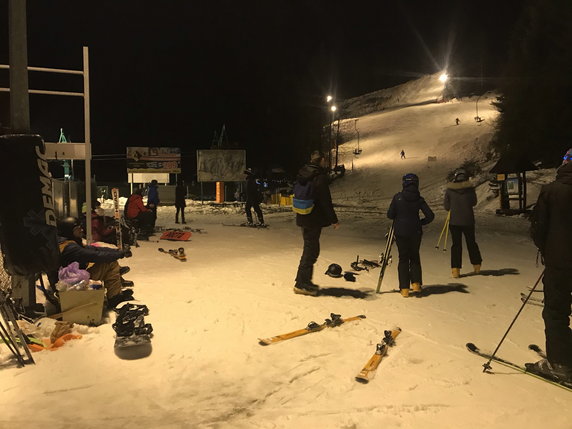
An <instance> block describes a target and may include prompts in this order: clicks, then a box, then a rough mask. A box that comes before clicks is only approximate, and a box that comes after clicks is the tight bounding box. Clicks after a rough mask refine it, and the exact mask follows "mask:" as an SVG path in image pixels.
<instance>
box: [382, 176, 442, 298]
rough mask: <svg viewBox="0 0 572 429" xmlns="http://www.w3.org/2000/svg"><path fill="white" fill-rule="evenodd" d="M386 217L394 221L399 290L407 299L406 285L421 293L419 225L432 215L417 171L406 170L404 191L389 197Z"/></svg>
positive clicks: (429, 221) (428, 219)
mask: <svg viewBox="0 0 572 429" xmlns="http://www.w3.org/2000/svg"><path fill="white" fill-rule="evenodd" d="M420 210H421V211H422V212H423V214H424V215H425V217H424V218H423V219H419V211H420ZM387 217H388V218H389V219H393V221H394V224H393V228H394V230H395V242H396V243H397V250H398V251H399V265H398V267H397V271H398V275H399V291H400V292H401V295H402V296H403V297H404V298H407V297H408V296H409V290H410V287H409V285H411V287H412V288H413V292H417V293H418V292H421V285H422V284H423V279H422V274H421V257H420V256H419V248H420V247H421V238H422V236H423V229H422V226H423V225H427V224H428V223H431V222H432V221H433V219H434V218H435V215H434V214H433V211H431V209H430V208H429V206H428V205H427V203H426V202H425V200H424V199H423V197H421V195H420V193H419V177H417V175H416V174H413V173H408V174H406V175H405V176H403V190H402V191H401V192H398V193H397V194H395V196H394V197H393V200H391V204H390V205H389V210H388V211H387Z"/></svg>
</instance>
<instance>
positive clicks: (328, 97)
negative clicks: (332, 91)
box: [326, 95, 334, 103]
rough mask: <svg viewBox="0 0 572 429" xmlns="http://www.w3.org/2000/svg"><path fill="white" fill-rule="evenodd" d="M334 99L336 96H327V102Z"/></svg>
mask: <svg viewBox="0 0 572 429" xmlns="http://www.w3.org/2000/svg"><path fill="white" fill-rule="evenodd" d="M333 99H334V97H332V96H331V95H328V96H326V103H329V102H330V101H332V100H333Z"/></svg>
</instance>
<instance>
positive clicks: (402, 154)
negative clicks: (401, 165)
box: [401, 149, 405, 159]
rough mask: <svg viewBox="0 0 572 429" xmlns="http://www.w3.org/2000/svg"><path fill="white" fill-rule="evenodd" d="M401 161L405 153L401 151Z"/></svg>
mask: <svg viewBox="0 0 572 429" xmlns="http://www.w3.org/2000/svg"><path fill="white" fill-rule="evenodd" d="M401 159H405V151H404V150H403V149H401Z"/></svg>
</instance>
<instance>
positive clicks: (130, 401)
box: [0, 99, 572, 429]
mask: <svg viewBox="0 0 572 429" xmlns="http://www.w3.org/2000/svg"><path fill="white" fill-rule="evenodd" d="M481 103H482V105H481ZM474 109H475V100H463V101H454V102H450V103H440V104H428V105H419V106H411V107H407V108H402V109H396V110H386V111H384V112H381V113H376V114H371V115H368V116H365V117H361V118H359V121H358V126H359V129H360V146H361V147H362V148H363V152H362V153H361V155H359V156H358V157H353V155H350V152H351V151H353V149H354V148H355V144H356V142H355V141H348V143H347V144H346V145H344V146H343V147H342V150H343V154H342V157H343V162H344V163H345V164H346V166H348V174H347V175H346V177H344V178H342V179H339V180H337V181H336V182H335V183H334V185H333V186H332V190H333V195H334V200H335V202H336V203H337V204H338V212H339V217H340V222H341V228H340V229H339V230H336V231H334V230H333V229H332V228H327V229H325V230H324V231H323V234H322V239H321V248H322V251H321V255H320V258H319V260H318V262H317V264H316V269H315V272H314V281H315V283H317V284H319V285H321V286H322V289H323V295H321V296H319V297H308V296H302V295H296V294H294V293H293V291H292V286H293V283H294V276H295V272H296V267H297V265H298V261H299V258H300V254H301V246H302V240H301V234H300V231H299V229H298V228H297V227H296V226H295V223H294V216H293V215H292V213H291V212H285V211H281V210H279V209H278V208H277V207H271V206H263V210H264V212H265V216H266V221H267V223H268V224H270V227H269V228H267V229H264V230H258V229H250V228H241V227H233V226H223V225H222V223H230V224H233V223H239V222H241V221H243V220H244V215H243V214H242V212H241V210H242V208H241V207H239V206H237V207H235V206H233V205H232V204H228V205H225V206H220V205H219V206H215V205H208V204H205V205H201V204H200V202H190V201H189V207H188V208H187V221H188V225H187V226H190V227H192V228H204V229H205V230H206V232H203V233H194V234H193V236H192V238H191V241H189V242H185V243H178V242H168V241H159V240H158V238H159V236H158V235H157V236H155V237H154V238H152V241H146V242H142V243H141V246H140V247H138V248H134V249H133V257H132V258H131V259H127V260H121V264H123V265H129V266H130V267H131V272H130V273H129V274H128V275H127V276H126V277H127V278H128V279H130V280H133V281H134V282H135V288H134V292H135V297H136V298H137V299H138V300H139V302H142V303H145V304H147V305H148V306H149V308H150V314H149V316H147V317H146V321H147V322H149V323H152V325H153V327H154V333H155V336H154V338H153V352H152V354H151V355H150V356H149V357H147V358H144V359H140V360H120V359H119V358H118V357H116V356H115V354H114V350H113V342H114V332H113V329H112V327H111V322H112V321H113V318H114V316H113V314H111V315H110V320H108V322H107V323H105V324H102V325H101V326H99V327H93V328H81V329H80V331H81V332H82V333H83V334H84V336H83V338H82V339H80V340H75V341H71V342H68V343H66V345H65V346H64V347H62V348H61V349H60V350H58V351H55V352H47V351H44V352H40V353H37V354H35V355H34V357H35V358H36V362H37V363H36V365H33V366H27V367H25V368H21V369H18V368H15V367H13V366H11V365H10V364H9V361H8V360H7V356H8V351H7V349H5V348H0V350H1V354H0V358H4V361H5V363H4V365H3V366H2V369H1V370H0V427H2V428H4V427H6V428H8V427H18V428H36V427H50V428H77V427H81V428H101V427H106V428H122V429H128V428H141V427H143V428H165V429H166V428H169V429H170V428H265V429H266V428H296V429H300V428H339V429H350V428H356V429H357V428H359V429H362V428H366V429H367V428H380V427H382V428H405V429H421V428H451V429H453V428H454V429H456V428H459V427H463V428H468V429H472V428H475V429H477V428H478V429H482V428H487V429H491V428H493V429H496V428H520V429H537V428H539V427H550V428H552V429H569V428H570V427H572V420H571V416H570V412H569V408H570V399H571V396H570V395H571V393H570V392H568V391H565V390H563V389H560V388H558V387H554V386H552V385H550V384H548V383H545V382H543V381H539V380H537V379H535V378H533V377H530V376H528V375H525V374H521V373H518V372H516V371H513V370H510V369H507V368H505V367H502V366H500V365H496V364H493V369H494V374H484V373H483V372H482V364H483V363H484V359H481V358H479V357H475V356H474V355H472V354H470V353H469V352H468V351H466V349H465V344H466V343H467V342H474V343H475V344H477V345H478V346H479V347H480V348H481V349H483V350H488V351H490V350H492V349H493V348H494V347H495V346H496V344H497V343H498V341H499V340H500V338H501V337H502V335H503V333H504V332H505V330H506V328H507V327H508V325H509V323H510V322H511V320H512V319H513V317H514V315H515V314H516V312H517V311H518V309H519V308H520V305H521V301H520V293H521V292H528V289H527V287H530V286H532V285H533V284H534V283H535V281H536V280H537V279H538V277H539V275H540V272H541V267H537V266H536V265H535V257H536V250H535V248H534V246H533V245H532V243H531V241H530V239H529V238H528V235H527V229H528V224H527V221H526V220H525V219H523V218H520V217H514V218H508V217H497V216H495V215H494V212H493V209H494V208H496V207H498V201H496V200H493V199H491V200H490V201H486V198H487V196H488V191H487V190H486V188H482V187H481V188H480V189H479V196H480V198H481V200H482V201H484V202H482V203H480V204H479V206H478V209H477V213H476V219H477V241H478V243H479V246H480V248H481V252H482V254H483V258H484V262H483V271H482V272H481V274H480V275H473V274H472V273H471V270H472V267H471V266H470V264H469V262H468V261H467V260H466V258H467V255H466V254H464V260H465V264H464V266H463V269H462V273H463V276H462V277H461V278H459V279H451V278H450V262H449V257H450V256H449V252H448V251H446V252H444V251H442V250H436V249H435V244H436V242H437V239H438V237H439V234H440V232H441V229H442V226H443V223H444V220H445V213H444V211H443V210H442V209H440V205H441V200H442V194H441V193H442V189H443V186H444V185H445V181H444V177H445V176H446V174H447V172H448V170H449V169H450V168H452V167H454V166H456V165H457V164H458V163H460V162H462V161H463V160H464V159H465V158H473V157H475V156H479V155H480V154H483V153H484V147H485V145H486V140H487V139H488V138H489V137H488V136H490V134H491V132H492V123H493V121H494V118H495V113H494V111H493V110H492V109H491V108H490V107H489V106H488V103H486V102H484V100H483V99H481V101H479V111H480V112H482V114H481V116H482V117H483V118H484V119H485V120H484V121H483V122H480V123H476V122H475V121H474V120H473V116H475V115H474V113H473V112H474ZM457 117H458V118H459V119H460V121H461V122H460V124H459V125H458V126H457V125H455V118H457ZM401 149H404V150H405V152H406V159H405V160H401V159H400V156H399V152H400V151H401ZM428 156H435V157H437V160H436V161H428V160H427V159H428ZM483 159H484V157H483ZM352 160H353V170H352V171H350V170H351V163H352ZM410 171H412V172H416V173H418V174H419V176H420V178H421V192H422V194H423V195H425V196H426V197H427V200H428V201H429V203H430V205H431V207H432V208H433V209H434V210H435V212H436V215H437V216H436V219H435V221H434V222H433V223H432V224H430V225H428V226H427V227H426V228H425V230H424V231H425V233H424V238H423V244H422V247H421V258H422V264H423V282H424V289H425V290H424V293H423V295H422V296H421V297H418V298H408V299H404V298H402V297H401V296H400V294H399V293H395V292H394V290H395V289H396V288H397V287H398V285H397V273H396V265H397V255H396V249H393V250H394V258H393V259H394V263H393V265H391V266H390V267H389V268H388V271H387V274H386V278H385V280H384V283H383V285H382V292H383V293H382V294H379V295H378V294H375V293H372V292H373V290H374V289H375V287H376V284H377V279H378V275H379V269H373V270H371V271H369V272H366V271H360V272H359V273H358V274H359V275H357V276H356V277H357V281H356V282H355V283H351V282H346V281H344V279H343V278H339V279H334V278H330V277H328V276H325V275H324V274H323V273H324V272H325V271H326V268H327V267H328V265H329V264H331V263H334V262H335V263H338V264H340V265H342V267H343V268H344V269H345V270H349V269H350V263H351V262H352V261H354V260H355V259H356V255H358V254H359V257H360V259H361V258H367V259H370V260H374V259H376V258H377V257H378V256H379V253H380V252H381V250H382V249H383V247H384V246H385V240H384V234H385V232H386V231H387V228H388V226H389V221H388V219H387V218H386V214H385V210H386V207H387V205H388V203H389V200H390V198H391V197H392V196H393V194H394V193H395V192H397V191H398V190H399V189H400V180H401V176H402V175H403V173H406V172H410ZM553 174H554V171H549V172H546V174H545V175H544V176H541V175H538V180H539V181H540V180H541V179H542V180H546V178H548V177H550V176H553ZM479 180H482V181H483V182H484V181H485V179H484V178H481V179H479ZM483 186H485V185H483ZM495 205H496V207H495ZM106 207H108V208H110V207H111V206H110V204H109V203H108V204H107V205H106ZM158 225H162V226H164V227H176V226H180V225H175V223H174V208H173V207H160V208H159V219H158ZM180 245H183V246H184V247H185V248H186V252H187V256H188V261H187V262H180V261H178V260H176V259H174V258H172V257H171V256H169V255H167V254H164V253H160V252H158V251H157V249H158V248H159V247H163V248H175V247H179V246H180ZM448 245H450V240H449V243H448ZM541 286H542V285H540V287H541ZM363 295H365V297H362V298H356V296H363ZM535 295H538V294H537V293H535ZM541 310H542V309H541V307H538V306H534V305H527V306H526V307H525V308H524V310H523V312H522V313H521V315H520V317H519V319H518V321H517V322H516V324H515V325H514V327H513V329H512V331H511V332H510V334H509V335H508V337H507V339H506V341H505V342H504V345H503V346H502V347H501V349H500V352H499V354H500V355H501V356H502V357H504V358H506V359H509V360H512V361H514V362H517V363H521V364H522V363H524V362H532V361H535V360H537V358H538V357H537V356H536V355H535V353H533V352H532V351H530V350H528V349H527V346H528V344H530V343H537V344H539V345H541V346H543V344H544V333H543V323H542V319H541ZM332 312H333V313H337V314H341V315H342V316H343V317H350V316H355V315H359V314H364V315H365V316H366V319H364V320H362V321H359V322H352V323H348V324H345V325H342V326H339V327H336V328H333V329H326V330H324V331H321V332H318V333H312V334H309V335H306V336H304V337H300V338H296V339H292V340H289V341H286V342H283V343H279V344H275V345H270V346H266V347H263V346H260V345H259V344H258V338H266V337H270V336H274V335H278V334H282V333H286V332H290V331H293V330H297V329H301V328H303V327H305V326H306V325H307V324H308V323H309V322H310V321H316V322H318V323H321V322H322V321H323V319H324V318H326V317H329V315H330V313H332ZM396 326H398V327H400V328H401V329H402V330H403V331H402V333H401V334H400V335H399V336H398V337H397V341H396V345H395V347H393V348H391V349H390V350H389V353H388V355H387V356H386V357H385V358H384V359H383V360H382V362H381V364H380V366H379V368H378V370H377V374H376V377H375V378H374V379H373V380H372V381H370V382H369V384H366V385H364V384H360V383H357V382H356V381H355V380H354V377H355V376H356V375H357V374H358V372H359V371H360V370H361V368H362V367H363V366H364V365H365V364H366V362H367V361H368V359H369V358H370V357H371V355H372V354H373V353H374V352H375V345H376V343H378V342H379V341H380V340H381V338H382V336H383V332H384V330H386V329H391V328H393V327H396Z"/></svg>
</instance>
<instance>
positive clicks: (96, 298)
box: [60, 288, 105, 325]
mask: <svg viewBox="0 0 572 429" xmlns="http://www.w3.org/2000/svg"><path fill="white" fill-rule="evenodd" d="M104 297H105V289H103V288H101V289H97V290H68V291H64V292H60V304H61V306H62V313H64V314H63V315H62V319H63V320H65V321H68V322H74V323H80V324H82V325H98V324H99V323H101V319H102V316H103V299H104ZM76 308H77V309H76Z"/></svg>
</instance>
